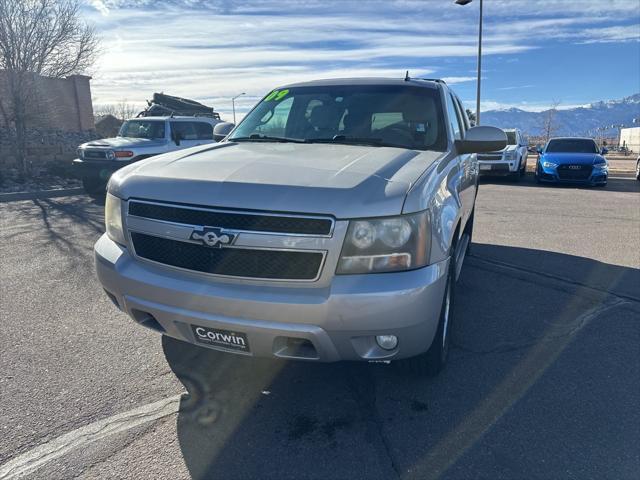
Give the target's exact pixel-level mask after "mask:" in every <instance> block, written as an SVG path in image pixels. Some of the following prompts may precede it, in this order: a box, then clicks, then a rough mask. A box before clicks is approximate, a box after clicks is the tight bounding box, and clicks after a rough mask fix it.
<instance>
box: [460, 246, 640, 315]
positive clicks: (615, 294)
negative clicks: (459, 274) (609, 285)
mask: <svg viewBox="0 0 640 480" xmlns="http://www.w3.org/2000/svg"><path fill="white" fill-rule="evenodd" d="M470 257H472V258H473V259H474V260H475V261H477V262H481V263H484V264H488V265H492V266H495V267H498V268H501V269H504V270H512V271H517V272H522V273H526V274H530V275H536V276H539V277H544V278H547V279H552V280H555V281H558V282H562V283H564V284H566V285H571V286H574V287H580V288H585V289H588V290H591V291H594V292H597V293H600V294H606V295H610V296H612V297H617V298H621V299H624V300H628V301H631V302H635V303H640V297H635V296H633V295H627V294H624V293H620V292H614V291H613V290H608V289H603V288H598V287H595V286H593V285H589V284H586V283H584V282H580V281H578V280H575V279H572V278H568V277H563V276H561V275H555V274H552V273H548V272H541V271H539V270H535V269H532V268H528V267H524V266H522V265H516V264H513V263H509V262H504V261H502V260H496V259H493V258H485V257H481V256H477V255H474V254H470Z"/></svg>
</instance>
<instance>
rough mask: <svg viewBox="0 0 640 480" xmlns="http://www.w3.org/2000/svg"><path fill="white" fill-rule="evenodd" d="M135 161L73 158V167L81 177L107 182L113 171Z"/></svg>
mask: <svg viewBox="0 0 640 480" xmlns="http://www.w3.org/2000/svg"><path fill="white" fill-rule="evenodd" d="M131 163H133V160H90V161H89V160H82V159H81V158H76V159H74V160H73V168H74V169H75V171H77V172H78V176H80V177H89V178H95V179H100V180H104V182H105V183H106V182H107V181H108V180H109V178H110V177H111V175H112V174H113V172H115V171H117V170H120V169H121V168H123V167H126V166H127V165H129V164H131Z"/></svg>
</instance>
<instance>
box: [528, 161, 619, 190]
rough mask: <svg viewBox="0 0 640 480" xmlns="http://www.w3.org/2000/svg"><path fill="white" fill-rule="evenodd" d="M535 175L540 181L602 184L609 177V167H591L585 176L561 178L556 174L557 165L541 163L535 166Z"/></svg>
mask: <svg viewBox="0 0 640 480" xmlns="http://www.w3.org/2000/svg"><path fill="white" fill-rule="evenodd" d="M536 177H537V178H538V180H539V181H541V182H546V183H565V184H574V185H603V184H605V183H607V178H608V177H609V168H608V166H605V167H596V166H594V167H593V170H592V171H591V174H590V175H589V176H588V177H587V178H582V179H570V178H562V177H561V176H560V175H558V171H557V167H543V166H542V165H541V164H538V165H537V166H536Z"/></svg>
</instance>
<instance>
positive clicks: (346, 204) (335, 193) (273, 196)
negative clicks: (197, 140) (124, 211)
mask: <svg viewBox="0 0 640 480" xmlns="http://www.w3.org/2000/svg"><path fill="white" fill-rule="evenodd" d="M442 155H443V153H442V152H422V151H416V150H406V149H401V148H390V147H370V146H355V145H327V144H293V143H257V142H256V143H233V142H225V143H222V144H217V145H205V146H199V147H194V148H190V149H186V150H181V151H178V152H172V153H169V154H165V155H160V156H157V157H153V158H150V159H148V160H144V161H142V162H139V163H135V164H132V165H130V166H129V167H125V168H124V169H122V170H119V171H118V172H116V173H115V174H114V176H113V177H112V180H111V182H110V186H109V190H110V192H111V193H113V194H115V195H117V196H119V197H121V198H124V199H127V198H131V197H137V198H145V199H152V200H160V201H168V202H181V203H190V204H197V205H207V206H215V207H226V208H238V209H253V210H270V211H281V212H296V213H318V214H329V215H334V216H335V217H337V218H356V217H367V216H383V215H396V214H399V213H401V212H402V206H403V204H404V199H405V196H406V194H407V192H408V191H409V189H410V188H411V186H412V185H413V183H414V182H415V181H416V180H417V179H418V178H419V177H420V175H422V173H423V172H424V171H425V170H426V169H427V168H428V167H429V166H430V165H432V164H433V163H434V162H435V161H436V160H438V159H439V158H440V157H441V156H442Z"/></svg>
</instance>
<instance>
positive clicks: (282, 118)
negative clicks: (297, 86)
mask: <svg viewBox="0 0 640 480" xmlns="http://www.w3.org/2000/svg"><path fill="white" fill-rule="evenodd" d="M292 106H293V97H289V98H287V99H286V100H282V101H281V102H280V103H278V105H277V106H276V107H275V108H274V109H273V110H269V111H268V112H267V113H265V114H264V116H263V117H262V118H261V119H260V125H259V126H257V127H256V129H255V132H256V133H262V134H264V135H269V136H276V137H282V136H284V135H285V129H286V127H287V119H288V118H289V112H290V111H291V107H292Z"/></svg>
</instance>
